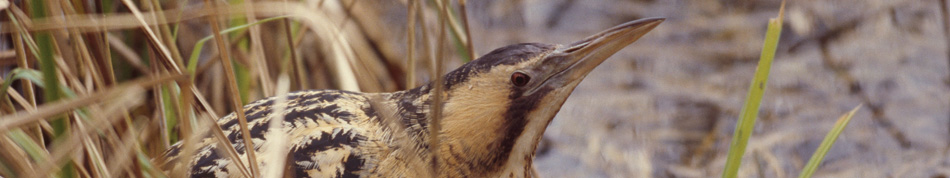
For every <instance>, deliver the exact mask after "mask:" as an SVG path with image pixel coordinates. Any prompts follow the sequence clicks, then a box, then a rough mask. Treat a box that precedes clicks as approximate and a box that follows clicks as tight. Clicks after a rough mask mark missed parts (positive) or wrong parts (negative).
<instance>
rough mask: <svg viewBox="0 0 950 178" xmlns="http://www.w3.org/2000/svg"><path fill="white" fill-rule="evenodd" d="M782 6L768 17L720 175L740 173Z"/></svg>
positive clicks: (729, 177)
mask: <svg viewBox="0 0 950 178" xmlns="http://www.w3.org/2000/svg"><path fill="white" fill-rule="evenodd" d="M784 6H785V5H784V2H783V3H782V9H781V10H779V16H778V18H773V19H769V27H768V31H767V32H766V33H765V43H764V44H763V45H762V55H761V56H760V57H759V65H758V67H756V69H755V76H754V77H753V78H752V84H751V85H750V86H749V92H748V96H746V100H745V105H743V106H742V111H741V112H740V114H741V115H740V116H739V122H738V123H736V130H735V133H734V134H733V137H732V143H731V144H730V145H729V155H728V157H727V159H726V167H725V168H724V170H723V172H722V177H725V178H735V177H736V176H737V174H738V173H739V166H740V165H741V164H742V155H744V154H745V149H746V146H747V145H748V143H749V137H750V136H752V131H753V129H754V127H755V119H756V116H758V115H759V105H760V104H761V103H762V96H763V95H764V94H765V86H766V84H767V83H768V79H769V71H770V69H771V68H772V61H773V59H774V58H775V50H776V48H777V47H778V40H779V36H780V35H781V33H782V17H783V15H782V14H783V13H784Z"/></svg>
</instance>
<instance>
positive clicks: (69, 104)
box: [0, 74, 185, 133]
mask: <svg viewBox="0 0 950 178" xmlns="http://www.w3.org/2000/svg"><path fill="white" fill-rule="evenodd" d="M183 77H185V76H184V75H178V74H169V75H164V76H160V77H155V78H145V79H140V80H137V81H133V82H129V83H128V84H123V85H122V86H117V87H113V88H111V89H109V90H106V91H100V92H96V93H93V94H89V95H85V96H81V97H78V98H75V99H71V100H67V101H60V102H56V103H50V104H45V105H43V106H41V107H39V108H37V110H36V112H31V113H27V114H16V115H13V116H5V117H0V133H3V132H6V131H7V130H9V129H11V128H16V127H21V126H23V125H25V124H29V123H33V122H36V121H39V120H43V119H50V118H49V117H52V116H54V115H57V114H60V113H63V112H67V111H70V110H72V109H75V108H78V107H82V106H87V105H89V104H91V103H96V102H100V101H103V100H106V99H109V98H110V97H114V96H117V95H119V94H120V93H122V92H123V91H125V90H127V89H128V88H130V87H145V86H151V85H156V84H159V83H163V82H167V81H172V80H178V79H182V78H183Z"/></svg>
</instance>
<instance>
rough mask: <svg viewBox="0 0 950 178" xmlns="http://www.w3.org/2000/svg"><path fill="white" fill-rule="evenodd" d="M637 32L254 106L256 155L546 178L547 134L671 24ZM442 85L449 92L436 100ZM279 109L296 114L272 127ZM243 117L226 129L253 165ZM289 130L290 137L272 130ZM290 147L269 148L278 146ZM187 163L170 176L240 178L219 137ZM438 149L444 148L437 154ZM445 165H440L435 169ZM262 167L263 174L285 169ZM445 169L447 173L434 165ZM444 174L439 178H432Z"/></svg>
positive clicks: (302, 172) (304, 164)
mask: <svg viewBox="0 0 950 178" xmlns="http://www.w3.org/2000/svg"><path fill="white" fill-rule="evenodd" d="M663 20H664V19H663V18H648V19H641V20H636V21H631V22H627V23H624V24H621V25H619V26H616V27H613V28H610V29H608V30H605V31H603V32H600V33H598V34H596V35H593V36H590V37H587V38H585V39H583V40H580V41H578V42H575V43H572V44H569V45H554V44H541V43H522V44H515V45H509V46H506V47H502V48H498V49H495V50H493V51H491V52H489V53H488V54H485V55H484V56H481V57H480V58H478V59H476V60H473V61H471V62H469V63H466V64H464V65H462V66H461V67H459V68H458V69H455V70H453V71H451V72H449V73H448V74H446V75H445V76H444V79H445V80H444V82H443V83H428V84H425V85H422V86H420V87H417V88H413V89H409V90H404V91H397V92H392V93H359V92H350V91H339V90H310V91H299V92H293V93H290V94H287V95H284V96H279V97H285V98H284V99H280V100H278V99H277V98H276V97H271V98H267V99H262V100H258V101H255V102H253V103H251V104H248V105H247V106H245V107H244V108H243V110H241V112H244V113H245V115H246V116H247V117H246V118H247V123H248V127H249V130H250V138H252V142H253V144H254V146H253V151H254V152H255V153H256V155H264V154H265V153H267V152H272V151H283V152H286V153H287V154H286V159H284V160H286V166H285V167H286V168H282V169H281V170H286V172H285V174H286V176H294V177H431V176H432V174H433V172H434V173H435V174H436V175H438V176H440V177H536V176H537V175H534V174H535V173H534V171H532V170H533V167H532V166H533V165H532V163H533V160H534V156H535V150H536V149H537V147H538V142H539V141H540V139H541V137H542V134H543V133H544V131H545V129H546V128H547V126H548V124H549V123H550V122H551V120H552V119H553V118H554V116H555V114H557V112H558V111H559V110H560V109H561V106H562V105H563V104H564V101H565V100H567V97H568V96H570V95H571V92H572V91H574V88H575V87H577V85H578V84H579V83H580V82H581V81H582V80H583V79H584V78H585V77H586V76H587V74H588V73H590V72H591V71H592V70H593V69H594V68H595V67H597V66H598V65H600V64H601V63H602V62H604V60H606V59H607V58H608V57H610V56H611V55H613V54H614V53H616V52H617V51H619V50H621V49H623V48H624V47H626V46H627V45H629V44H630V43H633V42H634V41H636V40H637V39H639V38H640V37H641V36H643V35H644V34H646V33H647V32H649V31H650V30H652V29H653V28H655V27H656V26H658V25H659V24H660V23H661V22H663ZM435 85H442V86H443V87H444V90H443V92H441V93H435V92H436V90H435V89H433V88H434V87H435ZM435 95H441V96H442V98H444V100H443V102H441V103H438V104H441V106H442V108H443V111H442V115H441V117H439V118H441V120H440V122H441V124H440V127H439V128H441V130H439V132H438V136H439V142H438V144H439V145H437V146H433V145H430V142H429V140H430V139H432V138H431V137H430V134H429V131H428V129H429V126H428V124H429V120H430V119H431V118H432V117H431V116H430V108H432V106H433V100H432V98H433V97H434V96H435ZM277 101H282V102H283V105H281V106H286V107H285V108H284V109H280V110H281V111H282V112H281V113H277V114H278V116H280V117H274V118H275V119H280V118H282V119H281V120H280V121H277V122H271V117H268V116H269V115H271V114H272V113H271V112H274V111H275V105H276V103H275V102H277ZM237 123H238V119H237V117H235V115H234V113H231V114H230V115H227V116H225V117H222V118H220V119H218V120H217V124H218V126H220V127H221V129H222V130H224V134H225V135H226V136H227V138H228V141H230V142H231V143H232V144H233V145H234V148H235V150H236V151H237V152H238V154H239V155H240V157H241V159H242V160H243V165H248V163H247V158H246V155H245V152H246V151H247V150H248V148H247V146H245V145H244V141H243V140H242V136H241V131H240V129H239V126H238V124H237ZM271 123H280V124H282V125H281V126H282V127H275V128H281V129H280V130H276V129H269V128H271V127H270V124H271ZM274 135H280V136H282V137H283V138H286V141H287V144H286V146H285V147H277V148H276V149H280V150H273V149H274V148H273V147H268V146H263V145H268V144H269V143H271V142H270V141H271V140H272V138H271V137H274ZM195 143H196V144H197V145H195V148H196V149H195V151H194V155H192V156H190V158H193V159H189V160H182V159H181V158H183V156H182V155H181V153H182V148H181V143H179V144H175V145H174V146H172V148H171V149H169V151H167V152H166V153H165V160H167V164H166V165H165V169H166V170H173V169H177V170H183V171H186V172H187V174H189V175H190V176H192V177H235V176H240V175H241V174H239V173H238V172H237V171H238V170H239V168H238V167H237V165H235V164H234V163H232V162H231V160H230V159H228V158H227V156H226V155H225V154H223V153H221V151H220V150H221V149H216V148H215V147H218V146H219V145H218V144H215V140H214V138H213V137H206V138H204V139H202V140H199V141H196V142H195ZM433 148H438V150H434V149H433ZM432 158H437V159H432ZM268 160H275V159H262V158H258V159H257V162H255V163H254V164H257V165H258V166H260V167H262V168H261V169H264V168H263V167H268V166H272V165H277V164H276V163H271V162H267V161H268ZM433 160H435V162H438V164H431V162H432V161H433ZM430 170H436V171H430Z"/></svg>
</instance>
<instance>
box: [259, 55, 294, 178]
mask: <svg viewBox="0 0 950 178" xmlns="http://www.w3.org/2000/svg"><path fill="white" fill-rule="evenodd" d="M289 91H290V78H289V77H288V76H287V75H286V74H283V75H280V78H279V79H278V80H277V93H276V95H275V96H276V97H275V98H276V99H274V106H272V107H273V109H272V110H273V112H271V114H270V115H268V116H267V117H268V118H270V121H269V122H270V124H269V125H270V128H268V130H269V131H267V132H266V133H267V134H268V135H267V136H265V137H266V138H268V139H267V140H268V142H269V143H268V144H267V145H265V146H264V147H263V148H262V149H263V150H269V151H265V154H264V155H263V156H264V159H265V160H263V162H265V163H270V164H268V165H269V166H268V167H267V169H265V170H263V172H262V175H263V177H268V178H279V177H283V176H284V175H283V171H284V164H285V163H287V152H288V151H289V149H286V148H288V146H287V143H288V139H287V135H286V134H284V133H285V132H284V131H283V130H284V128H283V123H281V122H283V119H281V118H284V114H283V113H284V110H285V109H286V108H287V102H286V101H287V93H288V92H289Z"/></svg>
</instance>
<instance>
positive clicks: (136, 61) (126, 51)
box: [106, 33, 150, 73]
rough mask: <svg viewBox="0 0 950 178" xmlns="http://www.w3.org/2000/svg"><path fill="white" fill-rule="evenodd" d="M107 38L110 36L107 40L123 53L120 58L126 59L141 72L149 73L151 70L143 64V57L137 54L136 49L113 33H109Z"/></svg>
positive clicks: (120, 53) (111, 45) (117, 50)
mask: <svg viewBox="0 0 950 178" xmlns="http://www.w3.org/2000/svg"><path fill="white" fill-rule="evenodd" d="M106 38H108V39H107V41H108V43H109V44H110V47H112V49H113V50H115V52H116V53H119V55H122V57H120V58H119V59H123V60H125V62H127V63H128V64H129V65H131V66H132V68H135V70H138V71H139V72H142V73H148V72H149V71H150V70H149V69H148V68H147V67H145V65H142V58H141V57H139V55H138V54H136V52H135V50H133V49H132V48H130V47H129V46H128V45H126V44H125V42H122V40H121V39H119V38H118V37H116V36H115V35H113V34H111V33H107V34H106Z"/></svg>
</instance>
